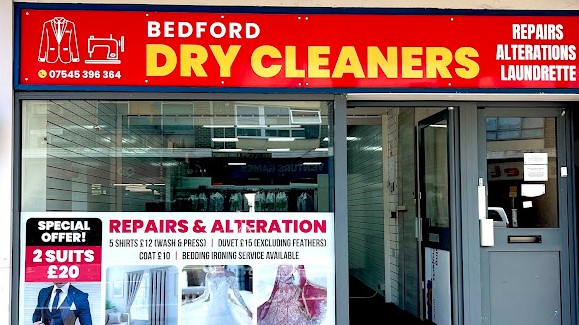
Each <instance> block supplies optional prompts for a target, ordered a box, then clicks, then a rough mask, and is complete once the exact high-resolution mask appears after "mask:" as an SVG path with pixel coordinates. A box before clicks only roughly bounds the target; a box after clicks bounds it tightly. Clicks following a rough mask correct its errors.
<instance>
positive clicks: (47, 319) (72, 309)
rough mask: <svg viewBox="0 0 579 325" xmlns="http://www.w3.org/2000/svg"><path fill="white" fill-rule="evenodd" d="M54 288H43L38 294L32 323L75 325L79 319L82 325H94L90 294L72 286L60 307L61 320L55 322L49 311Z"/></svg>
mask: <svg viewBox="0 0 579 325" xmlns="http://www.w3.org/2000/svg"><path fill="white" fill-rule="evenodd" d="M53 288H54V286H50V287H46V288H42V289H41V290H40V292H39V293H38V302H37V305H36V309H34V314H32V323H35V322H38V321H42V323H44V324H45V325H74V323H75V322H76V320H77V319H78V320H79V322H80V325H92V316H91V314H90V305H89V302H88V294H87V293H85V292H83V291H81V290H79V289H78V288H76V287H74V286H72V285H70V286H69V287H68V294H67V295H66V298H65V299H64V301H63V302H62V304H60V306H59V307H58V312H59V313H60V317H59V319H58V320H56V319H55V320H53V318H52V316H51V312H50V309H49V308H50V306H49V304H50V295H51V294H52V289H53Z"/></svg>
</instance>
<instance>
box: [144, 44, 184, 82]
mask: <svg viewBox="0 0 579 325" xmlns="http://www.w3.org/2000/svg"><path fill="white" fill-rule="evenodd" d="M146 53H147V69H146V76H147V77H163V76H166V75H168V74H170V73H171V72H173V71H174V70H175V67H176V66H177V54H176V53H175V51H173V49H172V48H171V47H169V46H167V45H164V44H147V49H146ZM159 54H160V55H163V56H164V57H165V64H164V65H163V66H161V67H160V66H159V62H158V60H157V59H158V56H159Z"/></svg>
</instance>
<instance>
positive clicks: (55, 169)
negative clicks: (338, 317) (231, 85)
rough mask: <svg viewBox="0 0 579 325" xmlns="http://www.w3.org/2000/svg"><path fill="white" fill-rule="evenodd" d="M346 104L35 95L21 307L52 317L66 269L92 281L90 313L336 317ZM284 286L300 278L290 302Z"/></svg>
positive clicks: (217, 318)
mask: <svg viewBox="0 0 579 325" xmlns="http://www.w3.org/2000/svg"><path fill="white" fill-rule="evenodd" d="M332 115H333V108H332V103H331V102H321V101H267V102H266V101H104V100H42V101H41V100H25V101H23V102H22V142H21V143H22V153H21V154H22V162H21V167H22V168H21V171H22V176H21V183H22V185H21V189H22V192H21V206H20V212H21V213H20V217H21V225H22V226H21V232H20V236H21V238H22V240H21V242H23V243H25V247H23V248H22V249H21V252H20V258H21V261H22V264H21V266H20V277H21V282H20V288H19V292H22V294H21V295H20V302H19V306H20V310H19V312H20V316H19V317H21V319H23V320H26V321H33V322H37V321H43V322H44V323H46V324H48V323H51V322H52V320H51V319H55V317H57V316H58V315H59V314H58V313H54V312H53V311H54V308H57V307H54V305H53V304H52V303H50V304H49V303H48V302H49V301H51V300H50V296H51V292H53V291H54V292H58V291H57V290H58V289H60V287H59V286H60V285H64V283H65V282H66V283H70V288H72V287H73V286H74V288H75V289H74V290H80V291H82V292H84V293H86V295H85V294H81V293H78V294H77V296H82V297H84V298H83V301H82V302H76V303H75V307H76V308H77V312H75V316H77V315H78V317H79V318H82V320H81V323H83V324H88V320H91V321H92V323H94V324H105V323H106V324H111V323H115V321H118V322H117V323H123V324H128V323H129V322H130V323H131V324H167V325H178V324H180V323H183V322H185V321H188V320H190V319H196V322H197V323H198V324H233V323H235V324H255V322H257V324H260V323H262V324H263V323H271V322H272V321H273V320H277V319H280V317H292V319H299V322H300V323H301V322H303V323H305V322H306V321H307V322H308V323H312V324H313V323H316V324H324V325H325V324H333V323H335V319H334V317H335V297H334V294H335V267H334V265H335V262H334V233H333V229H334V215H333V213H332V211H333V207H332V202H334V200H333V198H332V196H333V193H332V191H331V190H332V189H333V188H334V187H333V182H334V181H333V176H332V175H333V170H332V169H333V166H332V159H333V157H332V155H333V150H332V146H331V144H332V143H333V142H332V130H331V125H332V124H333V123H332ZM288 281H289V282H288ZM282 285H283V286H284V288H287V289H289V290H296V291H295V292H297V290H299V291H300V292H301V294H300V295H294V296H293V297H294V300H292V301H290V303H291V304H293V305H296V306H298V305H300V304H301V306H303V307H302V309H299V310H298V309H296V310H295V312H294V313H292V314H291V315H290V314H288V313H287V312H282V313H280V312H279V311H281V310H283V309H282V308H280V307H279V306H278V304H279V301H280V298H279V297H281V296H283V295H286V293H287V291H285V289H284V290H278V288H279V287H280V286H282ZM288 285H289V287H288ZM215 288H218V289H215ZM61 290H62V289H61ZM69 290H72V289H69ZM70 292H71V291H69V293H70ZM55 295H56V294H55ZM46 297H48V298H46ZM233 298H234V299H233ZM232 299H233V300H234V301H235V302H233V301H232ZM283 301H285V300H283ZM67 308H69V307H68V306H65V309H67ZM70 308H72V307H70ZM304 308H307V309H304Z"/></svg>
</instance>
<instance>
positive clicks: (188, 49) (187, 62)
mask: <svg viewBox="0 0 579 325" xmlns="http://www.w3.org/2000/svg"><path fill="white" fill-rule="evenodd" d="M193 55H195V57H193ZM208 57H209V55H208V53H207V50H206V49H205V48H204V47H203V46H201V45H193V44H182V45H181V76H182V77H191V70H193V72H194V73H195V76H196V77H207V72H205V69H203V63H205V62H206V61H207V58H208Z"/></svg>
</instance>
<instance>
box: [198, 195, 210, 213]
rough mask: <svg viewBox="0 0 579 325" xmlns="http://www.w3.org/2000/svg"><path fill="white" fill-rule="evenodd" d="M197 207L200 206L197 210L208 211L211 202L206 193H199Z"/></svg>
mask: <svg viewBox="0 0 579 325" xmlns="http://www.w3.org/2000/svg"><path fill="white" fill-rule="evenodd" d="M197 207H198V210H197V211H208V210H207V209H208V207H209V202H208V199H207V196H206V195H205V193H201V194H199V199H198V204H197Z"/></svg>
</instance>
